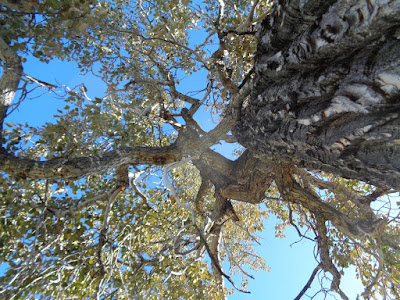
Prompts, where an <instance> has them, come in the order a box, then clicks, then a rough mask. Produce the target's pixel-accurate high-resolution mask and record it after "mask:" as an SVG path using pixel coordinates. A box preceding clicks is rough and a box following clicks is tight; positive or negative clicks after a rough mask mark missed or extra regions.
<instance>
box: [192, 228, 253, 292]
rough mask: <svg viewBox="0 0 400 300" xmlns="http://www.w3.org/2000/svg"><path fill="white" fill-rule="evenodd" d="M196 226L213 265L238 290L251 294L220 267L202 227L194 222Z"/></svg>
mask: <svg viewBox="0 0 400 300" xmlns="http://www.w3.org/2000/svg"><path fill="white" fill-rule="evenodd" d="M194 227H195V228H196V230H197V232H198V233H199V236H200V239H201V241H202V242H203V244H204V247H205V248H206V250H207V253H208V255H209V257H210V259H211V261H212V263H213V265H214V266H215V267H216V268H217V269H218V271H219V272H220V273H221V275H222V276H224V277H225V278H226V279H227V280H228V281H229V282H230V283H231V284H232V286H233V287H234V288H235V289H236V290H238V291H239V292H242V293H245V294H250V292H249V291H245V290H242V289H239V288H238V287H237V286H236V285H235V283H234V282H233V281H232V279H231V278H230V277H229V276H228V275H226V274H225V273H224V271H222V269H221V267H220V266H219V264H218V261H217V260H216V258H215V257H214V256H213V255H212V253H211V250H210V247H209V246H208V244H207V241H206V239H205V238H204V236H203V234H202V232H201V230H200V228H199V227H198V226H197V225H196V224H194Z"/></svg>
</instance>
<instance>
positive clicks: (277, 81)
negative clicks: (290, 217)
mask: <svg viewBox="0 0 400 300" xmlns="http://www.w3.org/2000/svg"><path fill="white" fill-rule="evenodd" d="M333 2H334V1H327V2H326V1H305V2H304V1H286V2H285V3H282V4H277V5H276V6H275V10H274V12H273V13H272V14H271V16H270V17H268V18H266V19H265V20H264V21H263V23H262V24H261V26H260V30H259V32H258V38H259V46H258V52H257V57H256V62H255V74H256V75H255V79H254V85H253V91H252V97H251V99H250V100H249V101H248V102H247V103H244V105H243V108H242V111H241V120H240V122H239V124H238V125H237V126H236V128H235V130H234V135H235V136H236V137H237V138H238V140H239V142H240V143H241V144H243V145H245V146H246V147H247V148H248V149H250V150H251V151H254V152H257V153H258V154H259V155H261V156H270V155H274V156H277V157H281V159H283V160H291V161H294V162H295V163H296V164H297V165H298V166H301V167H305V168H307V169H309V170H323V171H327V172H330V173H333V174H336V175H339V176H342V177H346V178H355V179H358V180H362V181H365V182H369V183H372V184H375V185H381V186H390V187H394V188H398V187H399V185H400V163H399V159H398V158H399V157H400V132H399V128H400V127H399V125H400V118H399V108H400V97H399V96H400V94H399V91H400V40H399V38H400V1H350V2H349V1H336V2H335V3H333ZM306 6H307V7H306Z"/></svg>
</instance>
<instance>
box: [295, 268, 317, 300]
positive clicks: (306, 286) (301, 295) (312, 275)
mask: <svg viewBox="0 0 400 300" xmlns="http://www.w3.org/2000/svg"><path fill="white" fill-rule="evenodd" d="M321 268H322V267H321V264H319V265H318V266H316V267H315V269H314V270H313V271H312V273H311V276H310V279H308V281H307V283H306V285H305V286H304V287H303V289H302V290H301V291H300V293H299V294H298V295H297V297H296V298H294V300H300V299H301V297H303V295H304V294H305V293H306V291H307V290H308V289H309V288H310V286H311V284H312V282H313V281H314V278H315V276H316V275H317V273H318V271H319V270H321Z"/></svg>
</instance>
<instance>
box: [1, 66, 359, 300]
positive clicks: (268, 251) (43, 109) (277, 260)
mask: <svg viewBox="0 0 400 300" xmlns="http://www.w3.org/2000/svg"><path fill="white" fill-rule="evenodd" d="M24 72H25V73H27V74H28V75H30V76H33V77H35V78H38V79H40V80H44V81H47V82H49V83H55V82H58V83H60V84H66V85H68V86H71V87H73V86H76V85H78V84H80V83H83V82H84V83H85V86H86V87H87V88H88V95H89V96H90V97H95V96H97V97H101V96H102V92H103V91H104V85H103V83H102V82H101V81H100V80H99V79H98V78H96V77H94V76H91V75H81V74H79V73H78V72H79V71H78V69H77V68H76V67H75V65H74V64H73V63H66V62H61V61H52V62H50V63H49V64H43V63H39V62H37V61H35V60H31V61H28V63H27V64H26V65H25V68H24ZM195 81H197V79H193V78H188V79H187V80H184V81H183V82H182V84H183V86H181V88H182V89H183V90H186V89H187V90H188V89H190V88H191V87H192V84H191V83H193V82H195ZM64 106H65V104H64V102H63V101H62V100H61V99H58V98H56V97H53V96H52V95H51V94H47V95H45V96H43V97H40V98H36V99H33V100H26V101H25V102H24V103H23V104H22V105H21V106H20V107H19V109H18V110H17V111H15V112H14V113H13V114H11V115H10V116H9V118H8V119H7V120H6V122H21V123H25V122H30V123H31V124H32V125H41V124H44V123H45V122H49V121H52V120H53V117H52V116H53V114H57V109H60V108H63V107H64ZM196 119H197V120H198V121H199V122H200V124H201V125H202V126H203V127H204V129H206V130H209V129H211V128H212V127H213V126H215V122H213V120H215V118H212V117H211V116H210V115H209V114H208V113H204V112H203V113H201V114H200V117H199V116H197V118H196ZM213 148H215V149H217V150H218V151H220V152H221V153H222V154H224V155H226V156H228V157H229V156H230V155H231V153H232V148H233V147H232V146H231V145H219V146H214V147H213ZM275 223H276V219H275V218H274V217H270V219H268V220H267V222H266V224H265V227H266V229H265V230H264V231H263V232H262V233H261V237H262V240H261V246H258V248H257V250H258V253H259V254H260V255H261V256H262V257H264V258H265V259H266V261H267V265H268V266H270V267H271V270H270V272H267V271H260V272H258V273H253V272H251V274H252V275H253V276H254V277H255V279H254V280H252V279H249V286H248V289H249V291H250V292H251V294H243V293H240V292H237V291H236V292H235V293H234V294H233V295H231V296H229V297H228V299H229V300H239V299H240V300H247V299H277V300H279V299H293V298H294V297H296V296H297V294H298V293H299V292H300V290H301V289H302V288H303V286H304V285H305V284H306V282H307V281H308V279H309V276H310V275H311V272H312V270H313V269H314V268H315V266H316V265H317V263H316V261H315V259H314V254H313V253H314V243H313V242H310V241H307V240H303V241H301V242H299V243H295V244H293V245H291V244H292V243H293V242H296V241H298V240H299V238H298V235H297V233H296V232H295V230H294V229H291V228H289V229H287V230H286V231H285V235H286V236H287V237H286V238H284V239H280V238H276V237H275V229H274V228H275ZM347 273H348V275H346V276H345V277H344V278H343V280H342V288H343V290H344V291H345V293H347V294H348V296H349V298H350V299H355V298H356V295H357V293H360V292H361V291H362V286H361V284H360V282H359V281H358V280H356V279H355V273H354V270H350V272H347ZM234 280H235V283H236V284H237V285H239V284H240V282H241V280H240V276H235V277H234ZM225 285H226V286H227V287H229V288H231V285H230V283H229V282H226V283H225ZM312 287H313V288H312V289H310V290H309V293H308V295H313V294H314V293H315V292H316V291H317V290H318V289H319V283H318V278H316V279H315V281H314V284H313V286H312ZM317 288H318V289H317ZM324 296H325V295H324V294H322V293H321V294H320V295H319V296H318V297H316V298H314V299H316V300H317V299H328V300H329V299H335V298H333V297H332V296H328V297H327V298H324ZM303 299H306V297H304V298H303Z"/></svg>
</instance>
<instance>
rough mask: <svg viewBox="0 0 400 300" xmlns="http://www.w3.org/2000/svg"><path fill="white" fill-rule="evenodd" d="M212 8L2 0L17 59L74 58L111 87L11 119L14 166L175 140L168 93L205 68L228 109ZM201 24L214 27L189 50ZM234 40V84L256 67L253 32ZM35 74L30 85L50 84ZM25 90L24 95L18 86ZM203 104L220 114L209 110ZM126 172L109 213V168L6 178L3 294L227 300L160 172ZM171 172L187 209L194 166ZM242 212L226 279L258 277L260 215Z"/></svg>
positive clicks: (229, 231) (65, 91)
mask: <svg viewBox="0 0 400 300" xmlns="http://www.w3.org/2000/svg"><path fill="white" fill-rule="evenodd" d="M213 5H214V3H211V2H208V3H205V4H198V3H195V2H193V1H135V2H130V1H77V0H64V1H52V0H48V1H46V0H43V1H6V3H5V4H4V5H1V6H0V9H1V10H0V19H1V23H2V24H3V25H4V26H2V27H1V32H0V34H1V37H3V38H4V39H6V41H7V43H8V44H9V45H10V47H11V48H12V49H13V50H14V51H16V52H17V53H18V55H20V56H21V57H22V61H23V62H26V61H27V60H33V59H35V58H36V59H38V60H39V61H41V62H43V63H51V61H52V60H53V59H61V60H66V61H74V62H76V63H77V66H78V68H79V69H80V71H81V72H82V73H90V74H92V75H90V76H93V75H95V76H98V77H100V78H101V80H102V81H103V82H104V83H105V86H106V91H105V95H101V96H100V97H101V98H98V97H95V98H93V99H92V98H90V97H89V96H88V90H87V88H86V87H85V85H83V84H82V85H80V86H78V87H76V88H74V89H69V88H68V87H63V88H62V89H61V90H59V89H58V88H57V91H55V92H56V93H57V94H54V95H55V96H57V97H61V98H62V99H63V100H64V101H65V106H64V107H62V108H60V109H59V110H58V112H57V113H56V114H55V115H54V121H53V122H48V123H45V124H43V125H41V126H39V127H33V126H31V125H29V124H28V123H26V124H11V123H7V124H6V129H5V130H4V131H3V139H4V141H5V144H4V148H5V149H6V150H7V151H9V152H13V153H15V154H16V155H18V156H20V157H25V158H30V159H37V160H47V159H53V158H58V159H60V160H62V159H69V158H74V157H81V156H88V155H97V154H100V153H103V152H104V151H107V150H111V149H118V148H122V147H133V146H137V145H147V146H167V145H169V144H171V143H172V142H173V141H174V140H175V139H176V133H175V132H172V133H171V128H170V127H168V126H165V123H164V120H163V118H161V117H160V113H161V112H162V111H163V110H169V111H172V112H174V111H175V112H176V111H177V110H178V109H179V108H180V107H182V106H183V105H185V103H184V102H183V101H181V100H179V99H178V98H179V97H177V96H176V94H173V93H171V85H176V86H177V87H179V85H180V82H181V81H182V80H183V79H184V77H185V76H187V75H190V74H193V73H196V72H198V71H199V70H200V69H205V70H208V71H209V73H208V75H207V76H208V77H209V78H212V80H213V82H216V84H215V86H213V94H214V99H218V100H217V101H218V102H220V101H222V102H225V103H226V100H220V98H219V97H220V95H221V90H222V91H223V86H222V85H220V84H219V83H218V79H216V76H215V74H214V71H213V70H212V60H211V51H213V50H215V44H214V42H215V41H216V40H217V37H216V30H215V28H214V23H213V18H214V16H215V15H217V14H218V9H217V7H215V6H214V8H213ZM248 7H249V3H245V2H241V3H237V4H236V5H234V4H233V3H231V4H230V5H229V7H227V10H228V9H229V10H233V11H235V12H236V14H238V12H240V11H248V10H249V8H248ZM265 7H266V6H265V4H262V5H260V6H257V9H258V10H259V12H261V10H263V9H264V8H265ZM259 12H257V13H259ZM227 15H228V14H227ZM241 22H242V20H241V19H240V18H239V19H235V18H231V17H223V18H222V19H221V20H220V24H221V26H222V27H223V28H226V29H227V30H228V29H232V28H235V27H237V26H239V24H241ZM199 24H201V25H202V26H206V27H208V28H209V29H207V30H205V31H204V32H201V33H200V36H201V38H199V39H198V40H195V41H191V37H190V35H194V34H195V33H193V32H194V31H195V30H197V29H198V27H199V26H198V25H199ZM229 40H230V42H229V48H230V49H235V52H232V51H229V56H228V57H226V61H229V65H231V66H233V67H234V68H235V72H234V75H233V76H234V77H232V78H234V80H235V82H240V81H241V80H242V79H243V77H244V74H245V73H246V72H248V71H249V69H250V68H251V61H252V54H253V52H254V51H255V40H254V38H253V37H252V35H243V36H239V37H238V39H237V40H235V39H234V38H229ZM32 75H35V76H39V77H40V74H32ZM29 78H30V77H29ZM29 78H28V79H27V80H25V83H29V84H39V85H42V86H44V87H48V86H49V85H46V83H43V82H41V81H36V82H33V81H31V80H30V79H29ZM198 88H199V86H196V87H195V89H198ZM21 89H22V90H21V94H23V95H28V98H29V96H30V94H29V93H28V90H27V87H26V84H25V85H24V86H22V87H21ZM200 89H201V87H200ZM225 94H226V93H225ZM207 103H209V104H210V107H217V103H216V102H215V101H211V102H207ZM130 172H131V174H134V175H133V178H132V180H133V181H132V185H131V187H129V188H127V189H126V190H125V191H124V193H122V194H120V195H118V198H117V199H116V201H115V202H112V203H111V201H110V198H111V197H110V194H111V193H112V190H113V187H114V186H115V185H117V184H118V182H117V181H118V179H117V176H115V172H108V173H105V174H98V175H92V176H88V177H86V178H83V179H80V180H55V179H51V180H31V179H26V180H23V179H21V178H17V177H16V178H14V177H11V176H8V175H6V174H2V175H1V180H0V191H1V193H2V195H1V198H2V203H1V207H0V213H1V215H0V220H1V221H0V226H1V231H0V255H1V261H2V262H4V263H5V265H3V266H6V267H7V271H6V272H5V273H4V274H2V275H3V276H2V277H1V278H0V293H1V294H2V295H6V296H7V297H8V298H10V299H17V298H29V297H37V296H39V297H42V298H47V297H50V298H60V297H69V298H76V299H82V298H85V297H87V296H88V295H97V296H98V297H111V298H112V297H118V298H121V299H122V298H124V297H126V298H129V297H131V295H136V296H137V297H140V298H143V299H159V298H160V297H161V298H167V299H178V298H182V297H183V298H185V299H186V298H188V299H189V298H191V297H193V295H196V297H200V298H202V299H206V298H215V297H217V298H218V297H223V296H222V294H221V293H222V290H221V289H220V288H219V283H218V282H217V280H216V279H215V277H214V275H213V274H212V271H211V267H210V265H209V261H208V260H207V259H204V258H205V255H206V251H205V249H204V248H203V247H199V244H198V242H199V239H198V233H197V232H196V231H195V230H194V228H193V227H187V226H185V222H184V220H187V219H188V218H190V216H189V214H188V213H187V211H185V210H183V209H181V208H179V207H178V206H177V204H176V203H175V201H174V200H173V199H172V198H171V194H170V193H169V192H168V190H167V189H166V188H164V187H162V186H160V185H159V184H157V182H158V183H159V182H160V181H161V178H160V176H161V174H162V170H160V169H157V168H154V167H150V168H148V167H145V166H135V168H131V169H130ZM172 176H173V179H174V184H175V186H176V189H177V191H178V193H179V197H181V199H182V201H185V202H187V203H189V204H190V205H192V207H193V208H194V209H195V206H196V204H195V201H194V199H195V198H196V196H195V195H196V192H197V190H198V187H199V185H200V176H199V174H198V172H197V171H196V169H195V168H194V167H193V166H188V167H187V168H183V169H177V170H175V171H174V173H173V174H172ZM155 181H156V183H154V182H155ZM213 201H214V199H213V195H212V192H210V193H209V194H208V196H207V198H206V200H205V203H203V205H204V209H203V211H204V212H205V213H203V214H199V215H198V220H197V222H198V224H199V226H200V227H201V226H204V224H205V223H206V221H207V219H206V217H207V212H210V211H212V209H213ZM111 206H112V209H111V210H109V209H110V208H111ZM238 206H240V211H241V214H240V218H241V219H242V223H241V227H242V228H239V229H240V230H239V232H240V233H239V234H238V230H237V228H236V227H232V228H229V227H227V226H226V230H224V232H223V237H222V239H223V241H224V242H223V249H222V252H221V257H222V259H223V260H227V261H230V262H231V271H232V273H236V272H237V271H240V270H241V269H242V268H243V265H250V266H251V267H252V268H254V269H259V268H261V269H263V268H265V262H264V260H263V259H262V258H260V257H258V256H257V255H256V254H255V253H254V250H253V249H252V244H253V240H256V241H257V239H256V238H255V237H254V236H253V235H254V233H256V232H257V231H260V230H262V228H263V227H262V226H263V225H262V222H263V220H264V218H265V217H266V214H265V212H263V211H262V210H260V209H255V208H254V207H253V206H250V205H246V204H238ZM105 224H107V226H106V225H105ZM246 228H247V229H246ZM232 236H233V237H234V238H232ZM242 250H246V251H242ZM243 253H246V254H243Z"/></svg>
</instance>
